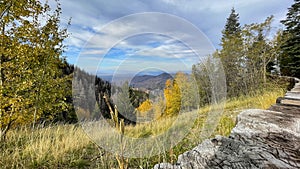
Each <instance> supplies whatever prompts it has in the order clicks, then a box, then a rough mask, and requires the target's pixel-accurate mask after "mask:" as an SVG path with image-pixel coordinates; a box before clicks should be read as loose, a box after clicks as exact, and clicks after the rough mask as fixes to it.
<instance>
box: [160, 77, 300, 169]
mask: <svg viewBox="0 0 300 169" xmlns="http://www.w3.org/2000/svg"><path fill="white" fill-rule="evenodd" d="M296 80H297V83H296V84H295V87H294V88H293V89H292V90H291V91H290V92H287V93H286V95H285V96H284V97H282V98H279V99H277V104H276V105H273V106H272V107H271V108H270V109H269V110H257V109H254V110H246V111H243V112H242V113H240V114H239V115H238V121H237V125H236V126H235V128H234V129H233V130H232V132H231V134H230V136H229V137H223V136H217V137H215V138H213V139H208V140H205V141H204V142H202V143H201V144H199V145H198V146H197V147H195V148H193V149H192V150H190V151H188V152H185V153H184V154H181V155H179V157H178V161H177V163H176V164H168V163H162V164H157V165H155V166H154V168H155V169H201V168H249V169H250V168H251V169H252V168H287V169H291V168H300V82H299V79H296Z"/></svg>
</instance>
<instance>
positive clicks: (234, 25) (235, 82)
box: [219, 8, 245, 96]
mask: <svg viewBox="0 0 300 169" xmlns="http://www.w3.org/2000/svg"><path fill="white" fill-rule="evenodd" d="M222 33H223V36H222V41H221V46H222V50H221V51H220V54H219V57H220V58H221V61H222V64H223V67H224V71H225V75H226V83H227V89H228V91H227V92H228V95H229V96H235V95H238V94H239V93H240V92H241V91H243V90H244V88H245V86H243V83H242V81H243V80H244V78H245V77H244V73H243V68H242V64H241V62H242V59H243V39H242V35H241V33H242V31H241V27H240V23H239V15H238V14H237V13H236V12H235V10H234V8H232V10H231V14H230V15H229V17H228V18H227V22H226V25H225V28H224V30H223V31H222Z"/></svg>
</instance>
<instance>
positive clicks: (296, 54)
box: [280, 0, 300, 77]
mask: <svg viewBox="0 0 300 169" xmlns="http://www.w3.org/2000/svg"><path fill="white" fill-rule="evenodd" d="M286 16H287V18H286V19H285V20H282V21H281V23H282V24H284V26H285V28H286V29H285V30H284V34H283V36H285V37H287V39H286V40H285V42H284V43H283V45H282V46H281V49H282V54H281V57H280V68H281V72H282V74H283V75H288V76H294V77H300V0H295V3H294V4H293V5H292V6H291V7H290V8H289V11H288V13H287V15H286Z"/></svg>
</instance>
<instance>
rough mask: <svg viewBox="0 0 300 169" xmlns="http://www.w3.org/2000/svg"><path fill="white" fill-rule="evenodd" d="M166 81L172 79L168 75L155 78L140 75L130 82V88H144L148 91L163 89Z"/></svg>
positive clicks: (163, 74)
mask: <svg viewBox="0 0 300 169" xmlns="http://www.w3.org/2000/svg"><path fill="white" fill-rule="evenodd" d="M168 79H173V77H172V76H171V75H170V74H168V73H162V74H160V75H157V76H154V75H140V76H135V77H134V78H133V79H132V80H131V82H130V86H132V87H134V88H144V89H149V90H154V89H163V88H164V87H165V83H166V81H167V80H168Z"/></svg>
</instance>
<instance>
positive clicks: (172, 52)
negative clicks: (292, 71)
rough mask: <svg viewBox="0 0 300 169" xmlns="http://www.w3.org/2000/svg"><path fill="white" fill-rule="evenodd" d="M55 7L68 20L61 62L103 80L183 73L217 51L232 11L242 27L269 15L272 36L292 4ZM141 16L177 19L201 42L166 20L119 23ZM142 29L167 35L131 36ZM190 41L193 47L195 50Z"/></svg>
mask: <svg viewBox="0 0 300 169" xmlns="http://www.w3.org/2000/svg"><path fill="white" fill-rule="evenodd" d="M61 4H62V12H63V13H62V22H65V23H66V22H67V21H68V19H69V18H70V17H71V18H72V22H71V26H70V27H69V28H68V31H69V33H70V37H69V38H68V39H67V40H66V41H65V44H66V45H67V46H68V48H67V50H66V55H67V60H68V61H69V62H70V63H72V64H75V65H78V66H80V67H83V68H84V69H86V70H87V71H89V72H93V73H94V72H98V73H101V74H103V75H107V74H128V73H130V74H137V73H138V72H141V71H145V70H147V69H149V70H150V69H158V70H162V71H165V72H169V73H172V72H176V71H189V70H190V68H191V65H192V64H194V63H197V62H198V61H199V59H201V57H205V56H206V55H208V54H209V53H211V52H212V51H213V50H214V49H215V48H220V47H219V43H220V39H221V36H222V34H221V31H222V29H223V28H224V25H225V22H226V18H227V17H228V15H229V14H230V11H231V8H232V7H234V8H235V9H236V11H237V12H238V13H239V16H240V22H241V24H242V25H244V24H251V23H260V22H263V21H264V20H265V19H266V18H267V17H268V16H270V15H274V16H275V19H274V22H273V29H274V30H277V29H279V28H283V27H282V25H281V24H280V23H279V21H280V20H282V19H284V18H285V15H286V13H287V8H288V7H290V6H291V5H292V4H293V0H251V1H250V0H151V1H146V0H61ZM143 12H160V13H165V14H170V15H172V16H177V17H179V20H181V19H183V20H184V21H181V22H189V23H191V24H193V25H194V26H195V27H196V28H197V29H199V31H201V32H202V34H203V36H201V35H199V36H201V37H199V36H198V35H197V36H193V35H195V34H190V31H189V28H182V25H178V22H169V20H168V19H166V20H165V21H161V20H160V22H152V21H151V17H149V18H147V17H144V18H139V19H134V20H132V19H131V20H129V21H128V20H127V21H126V19H125V20H122V19H120V18H122V17H125V16H127V15H132V14H136V13H143ZM152 19H153V18H152ZM158 19H159V18H158ZM116 20H117V22H116ZM112 22H114V24H111V23H112ZM149 22H152V23H149ZM107 25H110V26H109V29H108V28H107V27H106V26H107ZM145 27H150V28H151V29H154V30H159V29H164V31H166V30H170V32H167V33H166V34H157V33H151V31H150V33H144V34H134V33H133V32H143V31H141V30H145V29H146V30H149V29H148V28H145ZM171 28H175V29H171ZM154 32H155V31H154ZM127 34H128V36H125V35H127ZM169 35H170V36H169ZM173 35H174V36H176V37H177V36H179V35H180V38H179V39H176V38H174V36H173ZM119 37H126V38H122V39H118V38H119ZM199 38H200V39H202V40H200V41H199ZM181 40H183V41H181ZM185 40H187V41H188V42H191V43H189V44H192V47H191V45H187V44H186V43H185ZM192 41H193V42H195V43H196V42H197V43H198V46H199V47H197V49H196V50H195V46H196V45H195V46H193V44H194V43H193V42H192ZM199 43H200V44H199ZM108 47H109V48H108ZM195 52H196V53H195Z"/></svg>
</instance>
